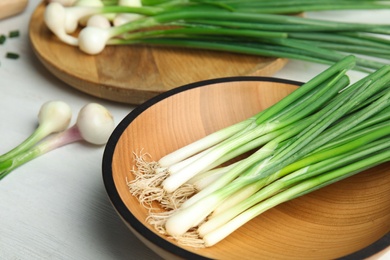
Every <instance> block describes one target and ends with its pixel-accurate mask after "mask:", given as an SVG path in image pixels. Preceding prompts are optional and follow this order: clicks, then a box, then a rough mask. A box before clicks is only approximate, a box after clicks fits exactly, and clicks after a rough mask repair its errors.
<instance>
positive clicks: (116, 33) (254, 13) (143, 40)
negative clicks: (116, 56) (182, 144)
mask: <svg viewBox="0 0 390 260" xmlns="http://www.w3.org/2000/svg"><path fill="white" fill-rule="evenodd" d="M57 1H59V0H57ZM50 2H51V3H50V4H48V5H47V7H46V9H45V15H44V16H45V17H44V19H45V23H46V25H47V26H48V28H49V29H50V30H51V31H52V32H53V33H54V34H56V35H57V36H58V38H59V39H61V40H62V41H64V42H65V43H67V44H70V45H74V46H78V47H79V48H80V49H81V50H82V51H84V52H86V53H88V54H98V53H100V52H101V51H103V49H104V48H105V46H106V45H130V44H143V45H153V46H174V47H184V48H198V49H207V50H215V51H226V52H235V53H243V54H251V55H260V56H269V57H282V58H288V59H296V60H304V61H309V62H314V63H322V64H328V65H330V64H332V63H334V62H336V61H338V60H340V59H341V58H342V57H344V56H346V55H348V54H353V55H355V56H359V57H360V58H357V59H356V67H355V68H356V69H360V70H367V69H371V70H376V69H379V68H380V67H382V66H383V65H384V64H383V62H386V61H388V60H389V59H390V47H389V46H390V44H389V43H390V40H389V39H388V38H386V37H387V35H389V33H390V25H388V24H387V25H386V24H363V23H345V22H335V21H325V20H316V19H309V18H304V17H300V16H292V14H296V13H298V12H305V11H319V10H345V9H390V1H372V0H371V1H370V0H359V1H356V0H354V1H352V0H337V1H335V0H321V1H312V0H296V1H294V2H291V1H287V0H283V1H272V0H263V1H254V0H244V1H235V0H210V1H203V0H171V1H160V0H144V1H140V0H131V1H123V0H122V1H114V0H106V1H99V0H83V1H76V2H74V1H73V2H74V3H72V5H71V6H63V5H61V4H60V3H58V2H56V0H51V1H50ZM79 27H82V29H81V31H80V33H79V34H76V33H75V31H76V30H77V28H79ZM383 60H384V61H383Z"/></svg>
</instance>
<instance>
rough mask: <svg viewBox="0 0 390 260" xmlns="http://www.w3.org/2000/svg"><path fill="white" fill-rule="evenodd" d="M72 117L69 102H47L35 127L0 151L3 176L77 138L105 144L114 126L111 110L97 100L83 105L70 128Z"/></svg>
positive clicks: (0, 169) (0, 165) (0, 173)
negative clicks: (15, 142)
mask: <svg viewBox="0 0 390 260" xmlns="http://www.w3.org/2000/svg"><path fill="white" fill-rule="evenodd" d="M71 118H72V111H71V108H70V106H69V105H68V104H67V103H65V102H63V101H48V102H46V103H44V104H43V105H42V106H41V109H40V110H39V113H38V119H39V124H38V127H37V128H36V129H35V131H34V132H33V133H32V134H31V135H30V136H29V137H28V138H26V139H25V140H24V141H23V142H21V143H20V144H19V145H17V146H16V147H15V148H13V149H11V150H9V151H8V152H6V153H4V154H1V155H0V179H2V178H4V177H5V176H7V175H8V174H9V173H11V172H12V171H13V170H15V169H16V168H17V167H19V166H21V165H23V164H25V163H27V162H28V161H31V160H33V159H35V158H37V157H38V156H41V155H43V154H45V153H47V152H49V151H51V150H54V149H56V148H59V147H61V146H64V145H67V144H70V143H73V142H76V141H81V140H84V141H86V142H88V143H90V144H94V145H103V144H105V143H106V142H107V141H108V138H109V137H110V135H111V133H112V131H113V130H114V127H115V124H114V119H113V117H112V115H111V113H110V112H109V111H108V110H107V109H106V108H105V107H103V106H102V105H100V104H97V103H89V104H87V105H85V106H84V107H82V108H81V109H80V111H79V114H78V116H77V120H76V123H75V124H74V125H73V126H72V127H69V128H68V126H69V124H70V121H71Z"/></svg>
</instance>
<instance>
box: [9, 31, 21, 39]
mask: <svg viewBox="0 0 390 260" xmlns="http://www.w3.org/2000/svg"><path fill="white" fill-rule="evenodd" d="M19 34H20V33H19V31H18V30H14V31H10V32H9V34H8V37H9V38H16V37H19Z"/></svg>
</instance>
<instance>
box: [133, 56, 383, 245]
mask: <svg viewBox="0 0 390 260" xmlns="http://www.w3.org/2000/svg"><path fill="white" fill-rule="evenodd" d="M355 62H356V58H355V57H354V56H347V57H345V58H343V59H341V60H340V61H338V62H336V63H334V64H333V65H331V66H330V67H329V68H328V69H326V70H324V71H323V72H321V73H320V74H318V75H317V76H315V77H314V78H313V79H311V80H309V81H308V82H307V83H305V84H303V85H302V86H301V87H299V88H298V89H297V90H296V91H294V92H292V93H291V94H289V95H288V96H286V97H285V98H284V99H282V100H281V101H279V102H277V103H275V104H274V105H273V106H271V107H269V108H267V109H265V110H264V111H261V112H259V113H258V114H256V115H255V116H253V117H251V118H250V119H246V120H244V121H242V122H245V124H243V125H242V127H241V128H240V129H239V130H238V131H234V133H229V134H227V135H224V137H223V138H221V139H218V141H216V142H211V145H210V146H208V145H207V142H208V141H210V139H211V140H212V139H213V138H214V137H215V136H218V135H219V134H221V133H225V129H222V130H219V131H217V132H215V133H212V134H211V135H210V136H211V137H212V138H210V136H206V137H205V138H203V139H200V140H198V141H196V142H195V144H196V145H195V146H192V144H189V145H188V146H185V147H184V148H182V149H178V150H177V151H174V152H173V153H172V154H168V155H167V156H164V157H163V158H161V159H160V161H159V162H150V163H152V164H153V165H154V167H150V168H153V170H152V171H154V174H153V173H149V174H151V175H150V176H153V181H154V182H153V185H155V184H157V185H155V186H153V185H151V187H150V188H151V189H150V191H151V192H152V193H153V191H152V189H157V190H159V192H158V194H155V196H151V197H148V198H144V197H142V195H140V194H142V192H140V191H141V190H142V189H141V188H140V186H139V184H140V183H142V185H144V184H145V183H146V182H147V180H145V179H143V177H142V174H139V173H138V174H136V175H137V177H136V178H135V179H134V180H133V181H130V182H129V183H128V185H129V190H130V192H132V194H133V195H134V196H136V197H137V198H138V199H139V200H140V201H141V202H145V200H148V199H151V200H150V201H147V202H146V204H149V203H151V202H152V201H157V202H160V203H161V205H162V207H163V208H165V209H166V211H164V213H162V214H160V213H158V212H153V211H151V213H150V215H149V216H148V221H149V223H151V224H153V225H154V226H155V227H156V228H157V229H158V230H159V231H160V232H161V233H163V234H165V235H167V236H171V237H173V238H175V239H178V240H179V241H180V242H183V243H186V244H187V243H188V241H186V239H187V237H188V236H187V235H188V233H189V232H194V230H195V233H196V235H197V236H198V239H197V241H196V242H194V244H193V246H199V245H201V246H206V247H208V246H212V245H214V244H216V243H218V242H219V241H221V240H222V239H224V238H225V237H226V236H228V235H229V234H231V233H232V232H234V231H235V230H236V229H238V228H239V227H241V226H242V225H244V224H245V223H246V222H248V221H250V220H251V219H253V218H254V217H256V216H258V215H259V214H261V213H262V212H264V211H266V210H268V209H270V208H272V207H275V206H277V205H279V204H281V203H283V202H285V201H288V200H291V199H294V198H296V197H299V196H302V195H305V194H307V193H309V192H312V191H315V190H317V189H320V188H321V187H324V186H326V185H329V184H331V183H334V182H337V181H339V180H342V179H344V178H347V177H349V176H352V175H354V174H357V173H359V172H362V171H363V170H365V169H369V168H371V167H373V166H376V165H379V164H381V163H384V162H387V161H389V159H390V157H389V156H390V153H389V151H390V149H389V146H390V144H389V138H390V123H389V122H390V121H389V117H390V116H389V111H390V89H389V87H390V66H383V67H381V68H380V69H378V70H376V71H374V72H372V73H369V74H368V75H367V76H365V77H363V78H362V79H360V80H358V81H357V82H354V83H350V82H349V80H348V76H346V73H347V71H348V70H350V69H351V68H353V67H354V66H355ZM248 120H249V122H248ZM242 122H241V123H242ZM241 123H237V124H235V125H233V126H237V125H240V124H241ZM226 129H231V128H229V127H228V128H226ZM229 131H230V130H229ZM229 131H228V132H229ZM213 136H214V137H213ZM203 141H205V142H206V144H202V145H201V146H198V145H199V143H202V142H203ZM192 147H201V149H198V148H196V149H194V152H193V153H192V152H191V150H192ZM249 151H250V155H248V156H246V157H244V158H242V159H240V160H238V161H234V163H229V162H230V160H231V159H234V158H236V157H237V156H239V155H242V154H243V153H244V152H249ZM182 152H183V153H182ZM182 154H185V155H183V156H182V157H181V158H180V159H179V160H174V159H173V158H176V156H178V155H182ZM171 160H172V161H171ZM143 163H146V164H148V163H149V162H146V161H143ZM141 168H142V169H145V168H147V167H145V166H142V167H141ZM171 169H173V171H171ZM162 172H163V173H164V175H163V176H164V177H163V179H160V180H158V181H156V178H159V177H157V176H158V175H159V174H160V173H162ZM149 174H148V176H149ZM152 186H153V187H152ZM189 187H192V189H191V188H189ZM181 189H185V190H186V192H187V193H186V192H183V193H181V192H180V190H181ZM143 192H144V193H147V194H149V190H148V189H145V190H143ZM183 194H184V195H183ZM160 195H161V197H159V196H160ZM175 199H177V201H176V202H174V203H173V204H174V205H167V203H168V202H169V201H174V200H175ZM190 237H191V241H194V240H193V236H192V235H191V236H190Z"/></svg>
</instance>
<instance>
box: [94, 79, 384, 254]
mask: <svg viewBox="0 0 390 260" xmlns="http://www.w3.org/2000/svg"><path fill="white" fill-rule="evenodd" d="M237 81H240V82H243V81H244V82H245V81H264V82H276V83H285V84H291V85H296V86H301V85H302V84H303V83H302V82H298V81H293V80H287V79H280V78H273V77H260V76H238V77H225V78H217V79H210V80H204V81H199V82H195V83H190V84H187V85H183V86H181V87H177V88H174V89H171V90H168V91H166V92H164V93H161V94H159V95H157V96H155V97H153V98H151V99H149V100H148V101H146V102H145V103H143V104H141V105H139V106H137V107H136V108H135V109H134V110H132V111H131V112H130V113H129V114H128V115H127V116H126V117H125V118H124V119H123V120H122V121H121V122H120V123H119V124H118V126H117V127H116V128H115V130H114V131H113V133H112V135H111V136H110V138H109V140H108V142H107V145H106V147H105V150H104V154H103V162H102V173H103V182H104V186H105V188H106V192H107V194H108V196H109V198H110V200H111V203H112V204H113V206H114V208H115V209H116V211H117V212H118V214H119V215H120V216H121V217H122V218H123V220H124V221H126V223H128V224H129V225H130V226H131V227H132V228H133V229H134V230H135V231H136V232H138V233H139V234H141V235H142V236H143V237H144V238H145V239H147V240H148V241H149V242H151V243H152V244H154V245H155V246H157V247H160V248H162V249H164V250H165V251H168V252H169V253H171V254H174V255H176V256H179V257H182V258H184V259H209V258H207V257H204V256H201V255H198V254H195V253H192V252H190V251H187V250H185V249H183V248H181V247H179V246H176V245H175V244H172V243H170V242H168V241H166V240H165V239H163V238H161V237H160V236H158V235H157V234H155V233H154V232H153V231H151V230H150V229H149V228H147V227H146V226H144V225H143V224H142V223H141V222H140V221H138V219H137V218H136V217H135V216H134V215H133V214H132V213H131V212H130V211H129V210H128V208H127V207H126V205H125V204H124V203H123V201H122V200H121V198H120V196H119V193H118V191H117V189H116V187H115V183H114V179H113V172H112V167H111V165H112V159H113V155H114V151H115V147H116V144H117V142H118V140H119V138H120V136H121V135H122V133H123V132H124V131H125V130H126V128H127V127H128V125H129V124H130V123H131V122H132V121H133V120H135V119H136V118H137V117H138V116H139V115H141V114H142V113H143V112H144V111H145V110H146V109H148V108H149V107H151V106H153V105H155V104H156V103H158V102H160V101H162V100H164V99H166V98H169V97H171V96H173V95H176V94H178V93H180V92H183V91H187V90H190V89H193V88H198V87H205V86H208V85H211V84H216V83H226V82H237ZM381 240H383V239H381ZM385 240H386V239H385ZM387 240H388V238H387ZM378 242H380V241H378ZM383 244H385V245H382V246H380V245H378V243H374V244H373V245H371V246H369V247H368V248H365V249H362V250H361V251H359V252H356V253H354V254H352V255H351V256H357V255H359V256H363V255H364V256H366V257H367V256H370V255H372V254H374V253H376V252H378V251H380V250H381V249H383V248H384V247H385V246H386V245H388V243H383ZM378 247H379V248H378ZM343 259H351V258H349V257H348V256H347V257H345V258H343Z"/></svg>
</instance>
